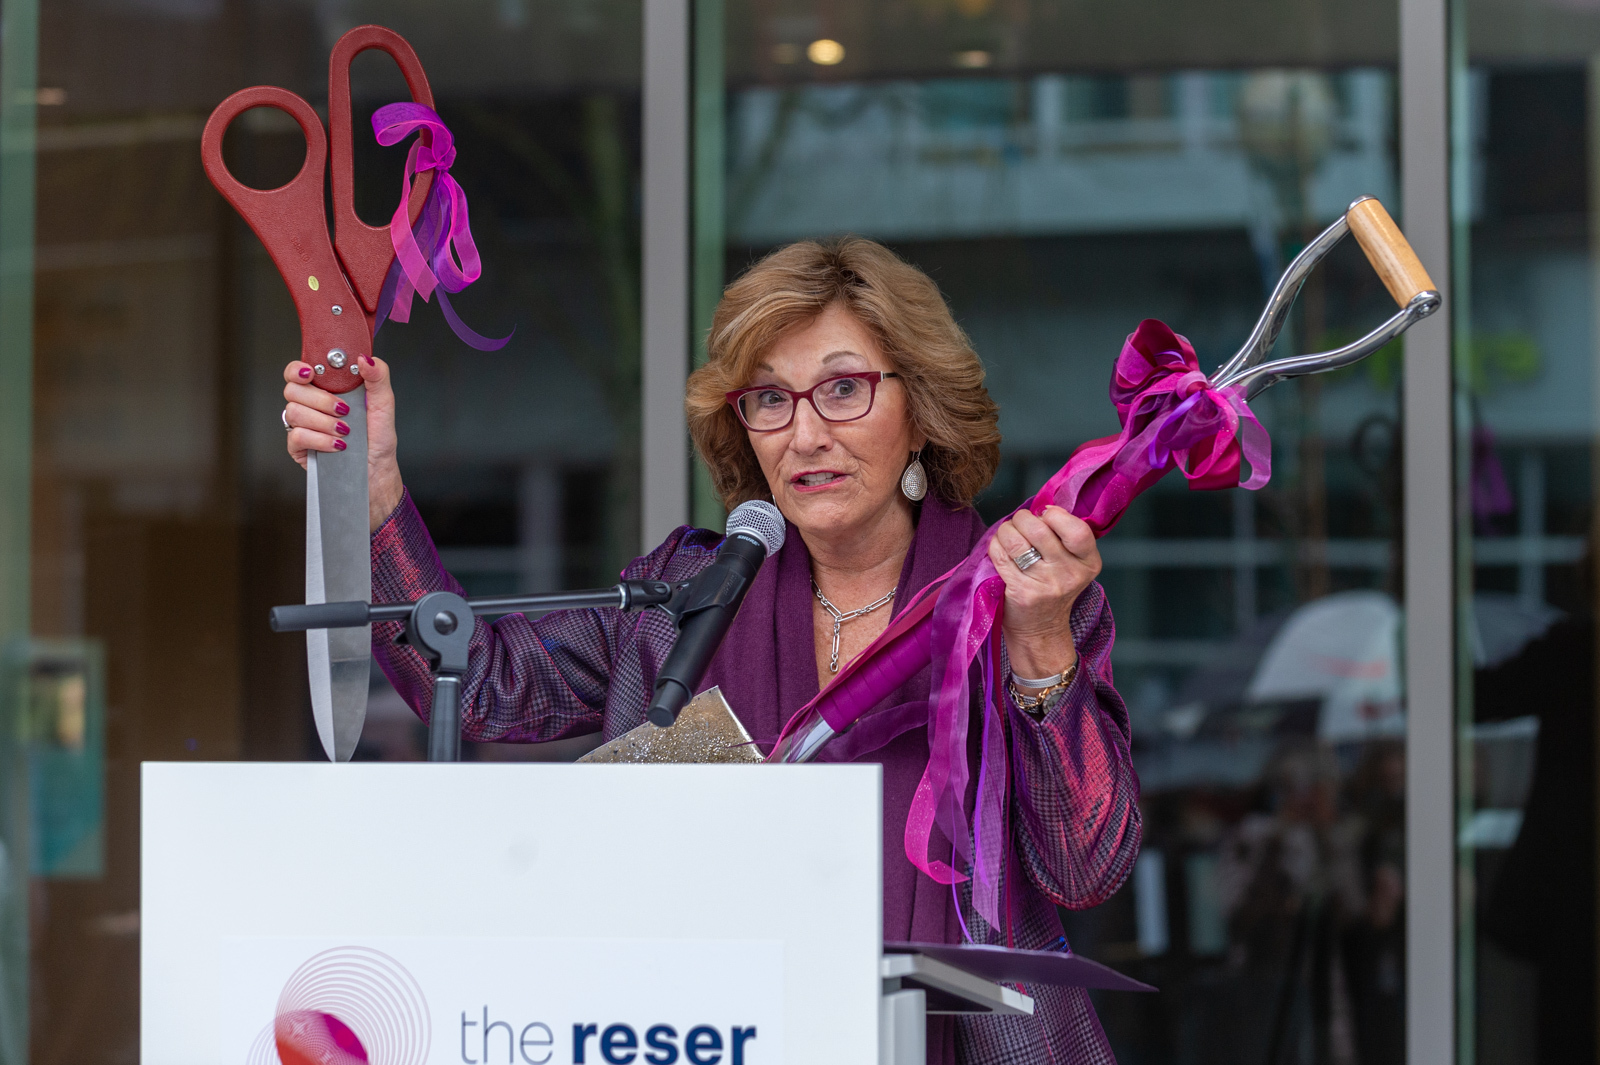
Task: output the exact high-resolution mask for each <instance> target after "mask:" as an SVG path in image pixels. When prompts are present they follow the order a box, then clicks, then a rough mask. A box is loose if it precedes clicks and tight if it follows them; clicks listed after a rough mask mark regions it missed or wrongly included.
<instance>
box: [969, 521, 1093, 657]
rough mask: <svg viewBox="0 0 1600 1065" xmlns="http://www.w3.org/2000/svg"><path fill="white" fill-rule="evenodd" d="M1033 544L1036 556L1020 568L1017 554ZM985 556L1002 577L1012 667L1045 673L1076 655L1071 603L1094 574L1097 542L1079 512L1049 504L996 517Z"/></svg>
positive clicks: (1087, 584)
mask: <svg viewBox="0 0 1600 1065" xmlns="http://www.w3.org/2000/svg"><path fill="white" fill-rule="evenodd" d="M1030 547H1031V548H1033V549H1034V550H1036V551H1038V552H1039V554H1040V555H1041V556H1042V557H1041V558H1040V559H1039V561H1037V562H1035V563H1034V564H1033V565H1031V566H1029V567H1028V568H1027V569H1026V570H1020V569H1018V568H1017V564H1016V562H1015V561H1013V560H1014V559H1015V558H1016V557H1017V556H1019V555H1021V554H1022V553H1023V552H1025V551H1027V550H1028V548H1030ZM989 560H990V561H991V562H993V563H994V568H995V569H996V570H998V571H999V572H1000V576H1001V577H1002V578H1003V579H1004V580H1005V582H1006V608H1005V630H1004V631H1005V637H1006V651H1007V653H1008V654H1009V655H1010V656H1011V669H1012V672H1013V673H1015V674H1016V675H1018V676H1022V677H1047V676H1051V675H1052V674H1055V673H1060V672H1063V671H1065V670H1066V669H1068V668H1069V667H1070V666H1071V665H1072V664H1073V663H1074V662H1076V661H1077V660H1078V653H1077V649H1076V648H1075V647H1074V646H1073V642H1072V626H1071V618H1072V608H1073V606H1074V605H1075V604H1076V603H1077V602H1078V596H1079V595H1081V594H1083V590H1084V589H1085V588H1087V587H1089V582H1090V581H1092V580H1094V579H1095V577H1097V576H1098V575H1099V574H1100V548H1099V546H1098V545H1097V544H1096V542H1095V537H1094V532H1093V530H1091V529H1090V528H1089V526H1088V524H1087V523H1086V522H1084V521H1083V519H1081V518H1075V517H1073V516H1072V515H1071V514H1069V513H1067V512H1066V511H1065V510H1063V509H1062V508H1061V507H1058V506H1053V505H1052V506H1049V507H1046V508H1045V511H1044V514H1043V515H1042V516H1039V517H1035V516H1034V515H1033V514H1032V513H1030V512H1029V511H1026V510H1024V511H1021V512H1019V513H1017V514H1016V515H1014V516H1013V517H1011V518H1010V519H1008V520H1007V521H1005V522H1002V523H1001V525H1000V527H999V528H998V529H997V530H995V535H994V539H992V540H990V541H989Z"/></svg>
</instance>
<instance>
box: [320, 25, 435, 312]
mask: <svg viewBox="0 0 1600 1065" xmlns="http://www.w3.org/2000/svg"><path fill="white" fill-rule="evenodd" d="M369 48H376V49H378V50H379V51H381V52H387V53H388V54H389V58H391V59H393V60H394V61H395V63H396V65H398V66H399V67H400V73H402V74H404V75H405V77H406V87H407V88H409V89H410V90H411V99H412V100H414V101H416V102H417V103H419V104H422V105H424V106H426V107H432V106H433V90H432V89H430V88H428V75H427V74H425V73H423V70H422V60H420V59H418V58H417V53H416V52H415V51H414V50H413V49H412V47H411V45H410V44H409V43H407V41H406V39H405V38H404V37H402V36H400V35H399V34H398V33H396V32H394V31H393V30H390V29H385V28H384V27H382V26H357V27H356V28H355V29H353V30H351V31H350V32H348V33H346V34H345V35H344V36H343V37H340V38H339V43H338V44H335V45H334V46H333V54H332V55H331V56H329V57H328V140H329V144H330V147H331V148H332V151H333V173H332V178H333V233H334V237H333V244H334V247H335V248H336V249H337V251H338V253H339V259H340V261H341V262H343V263H344V268H345V273H346V274H348V275H349V277H350V283H351V285H352V286H354V288H355V290H356V293H357V294H358V295H359V296H360V297H361V305H362V306H363V307H365V308H366V310H367V313H368V314H371V313H373V312H374V311H376V310H377V309H378V294H379V293H380V292H381V291H382V290H383V279H384V277H385V276H386V275H387V274H388V272H389V264H390V263H392V262H393V261H394V245H393V244H391V243H390V241H389V227H388V226H369V225H367V224H366V223H365V222H363V221H362V220H361V219H360V218H358V217H357V216H356V206H355V198H354V188H353V186H354V180H353V169H352V168H353V160H352V151H351V143H350V138H351V129H350V64H351V62H352V61H353V60H354V59H355V57H356V56H358V55H360V54H361V53H362V52H365V51H367V50H368V49H369ZM422 136H424V137H427V136H429V134H428V133H426V132H424V133H423V134H422ZM432 185H433V171H431V170H428V171H424V172H423V173H422V174H421V175H420V176H419V177H418V178H417V180H416V182H415V183H414V184H413V185H412V188H411V201H410V204H409V212H410V215H411V221H412V222H413V223H414V222H416V220H417V216H418V215H420V214H421V213H422V201H423V200H424V199H425V198H426V197H427V195H428V189H429V188H430V187H432Z"/></svg>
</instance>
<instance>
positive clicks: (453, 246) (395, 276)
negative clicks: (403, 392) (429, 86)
mask: <svg viewBox="0 0 1600 1065" xmlns="http://www.w3.org/2000/svg"><path fill="white" fill-rule="evenodd" d="M419 130H420V131H422V136H420V137H418V138H417V139H416V141H415V142H413V143H412V145H411V151H410V152H409V153H408V154H407V155H406V169H405V175H404V176H403V177H402V178H401V187H400V206H399V207H397V208H396V209H395V212H394V218H392V219H391V220H390V221H389V239H390V241H391V242H392V243H393V244H394V255H395V261H394V265H393V266H391V267H390V268H389V276H388V277H386V278H385V279H384V282H383V291H382V294H381V295H380V296H379V297H378V314H377V325H382V324H383V322H384V320H385V319H386V318H393V319H394V320H395V321H397V322H409V321H410V320H411V296H412V294H413V293H415V294H416V295H419V296H421V297H422V299H423V302H425V303H426V302H427V301H428V298H429V297H430V296H432V295H433V294H434V293H435V292H438V294H439V309H440V310H441V311H442V312H444V317H445V320H446V321H447V322H449V323H450V328H451V330H453V331H454V332H455V334H456V336H458V337H460V338H461V340H462V341H463V342H464V343H466V344H468V345H470V346H472V347H474V348H477V349H478V350H479V351H498V350H500V349H501V348H503V347H505V346H506V342H507V341H509V340H510V339H511V334H509V333H508V334H506V335H505V336H504V337H501V338H500V339H498V340H492V339H490V338H488V337H485V336H483V335H481V334H479V333H477V332H475V331H474V330H473V329H472V328H471V327H469V326H468V325H467V324H466V323H465V322H463V321H462V320H461V318H460V316H459V315H457V314H456V311H455V308H454V307H452V306H451V305H450V299H449V297H448V296H447V295H446V293H448V292H460V291H461V290H462V289H464V288H466V287H467V286H468V285H470V284H472V283H473V282H474V281H476V280H478V278H479V277H481V276H482V275H483V263H482V262H481V261H480V260H479V258H478V246H477V245H476V244H475V243H473V240H472V224H471V222H470V220H469V219H468V217H467V194H466V193H465V192H463V191H462V189H461V186H460V185H459V184H457V183H456V179H455V178H453V177H451V176H450V165H451V164H452V163H454V162H455V160H456V145H455V137H453V136H452V135H451V133H450V130H449V129H448V128H446V126H445V124H444V122H443V120H441V119H440V118H439V116H438V114H437V113H435V112H434V110H433V108H431V107H427V106H425V105H423V104H419V103H413V102H410V101H407V102H403V103H397V104H388V105H387V106H384V107H380V108H378V110H377V112H376V113H374V114H373V116H372V132H373V133H374V134H375V135H376V136H377V138H378V143H379V144H382V145H384V146H388V145H391V144H398V143H400V141H402V140H404V139H405V138H406V137H408V136H410V135H411V134H412V133H415V132H417V131H419ZM428 170H432V171H434V176H433V187H432V188H430V189H429V190H428V196H427V199H426V200H424V201H423V205H422V213H421V215H419V216H418V218H417V228H416V230H415V231H413V230H412V228H411V218H410V215H409V212H408V211H407V207H408V205H409V204H410V202H411V183H412V181H413V180H415V178H416V176H417V175H418V174H420V173H423V172H424V171H428ZM373 331H374V332H376V331H377V326H374V329H373ZM513 332H515V330H513Z"/></svg>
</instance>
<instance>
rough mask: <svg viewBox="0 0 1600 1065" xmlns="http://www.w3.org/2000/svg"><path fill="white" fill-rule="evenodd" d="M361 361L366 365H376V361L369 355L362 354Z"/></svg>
mask: <svg viewBox="0 0 1600 1065" xmlns="http://www.w3.org/2000/svg"><path fill="white" fill-rule="evenodd" d="M361 361H362V362H364V363H366V364H367V365H368V366H376V365H378V364H377V363H376V362H373V361H372V356H371V355H363V356H361Z"/></svg>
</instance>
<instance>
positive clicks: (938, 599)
mask: <svg viewBox="0 0 1600 1065" xmlns="http://www.w3.org/2000/svg"><path fill="white" fill-rule="evenodd" d="M1111 401H1112V402H1113V403H1114V404H1115V405H1116V408H1117V415H1118V418H1119V419H1120V420H1121V422H1122V431H1121V432H1120V433H1118V434H1117V435H1115V436H1108V437H1105V438H1103V439H1100V440H1091V441H1089V442H1088V443H1086V444H1084V445H1082V446H1081V447H1079V448H1078V449H1077V450H1076V451H1074V452H1073V453H1072V456H1071V458H1069V459H1068V460H1067V462H1066V464H1065V465H1064V466H1062V467H1061V469H1060V471H1059V472H1057V473H1056V474H1055V476H1053V477H1051V478H1050V480H1048V481H1046V482H1045V485H1044V487H1043V488H1041V489H1040V490H1039V492H1038V494H1037V495H1035V496H1034V497H1033V499H1032V500H1030V501H1029V502H1028V504H1027V507H1028V509H1029V510H1030V511H1032V512H1033V513H1034V514H1040V513H1042V512H1043V511H1044V509H1045V507H1047V506H1049V505H1051V504H1055V505H1056V506H1059V507H1062V508H1063V509H1065V510H1067V511H1068V512H1069V513H1072V514H1075V515H1077V516H1078V517H1080V518H1082V519H1083V520H1084V521H1085V522H1087V523H1088V525H1089V527H1090V528H1091V529H1093V530H1094V534H1095V535H1096V536H1101V535H1103V534H1104V533H1105V532H1106V531H1107V530H1109V529H1110V528H1111V527H1112V526H1113V525H1115V524H1116V523H1117V520H1118V519H1119V518H1121V517H1122V514H1123V512H1124V511H1125V510H1127V507H1128V504H1129V503H1131V502H1132V501H1133V498H1134V497H1135V496H1137V495H1138V494H1139V493H1140V492H1142V491H1144V490H1145V489H1146V488H1148V487H1150V486H1151V485H1152V484H1154V483H1155V482H1156V481H1158V480H1159V479H1160V478H1161V477H1162V476H1164V475H1165V474H1166V473H1167V471H1168V470H1171V469H1174V468H1176V469H1178V470H1179V471H1180V472H1181V473H1182V474H1183V475H1184V477H1186V478H1187V479H1188V480H1189V486H1190V487H1191V488H1196V489H1217V488H1228V487H1232V486H1234V485H1239V486H1240V487H1243V488H1250V489H1256V488H1260V487H1261V486H1262V485H1264V484H1266V483H1267V481H1268V479H1269V478H1270V477H1271V456H1272V448H1271V441H1270V440H1269V439H1268V438H1267V433H1266V430H1265V429H1263V428H1262V426H1261V423H1260V422H1259V421H1257V419H1256V416H1255V415H1254V414H1253V413H1252V412H1251V410H1250V408H1249V406H1248V405H1247V404H1246V402H1245V397H1244V393H1243V390H1242V389H1238V388H1227V389H1216V388H1213V387H1212V386H1211V383H1210V381H1209V380H1207V378H1206V376H1205V374H1203V373H1201V372H1200V366H1199V360H1198V359H1197V358H1196V357H1195V353H1194V348H1193V347H1191V346H1190V344H1189V342H1188V341H1187V340H1185V339H1184V338H1183V337H1180V336H1178V335H1177V334H1176V333H1174V332H1173V331H1172V330H1171V329H1169V328H1167V326H1166V325H1164V324H1162V323H1161V322H1158V321H1156V320H1154V319H1146V320H1145V321H1143V322H1141V323H1140V324H1139V328H1138V329H1136V330H1134V332H1133V333H1132V334H1130V335H1129V337H1128V339H1127V341H1126V342H1125V343H1124V344H1123V347H1122V353H1121V355H1120V356H1119V357H1118V358H1117V365H1116V369H1115V371H1114V373H1113V374H1112V379H1111ZM1241 458H1242V459H1243V460H1244V461H1247V462H1249V464H1250V467H1251V473H1250V477H1249V479H1248V480H1245V481H1244V482H1242V484H1241V482H1240V479H1239V475H1240V466H1241ZM993 536H994V529H993V528H991V529H990V530H989V531H988V532H986V533H984V535H983V537H982V538H981V539H980V540H979V542H978V544H977V546H976V547H974V548H973V549H972V551H971V552H970V553H969V554H968V556H967V557H966V558H965V559H964V560H963V561H962V562H961V563H960V564H959V565H957V566H956V567H955V569H953V570H951V571H950V572H949V573H947V574H945V576H944V577H942V578H940V579H939V580H938V581H935V582H934V583H933V584H930V585H929V586H928V588H927V589H924V591H923V593H922V594H921V595H919V596H918V597H917V598H916V599H914V600H913V601H912V603H911V604H909V605H908V606H907V607H906V609H905V610H904V611H903V612H902V613H901V615H900V616H899V617H897V618H896V619H895V620H894V622H893V623H891V624H890V626H889V628H888V629H887V630H886V631H885V632H884V633H883V634H882V635H881V636H879V637H878V639H877V640H875V641H874V642H873V643H872V645H870V646H869V647H868V648H867V649H866V650H865V651H864V652H863V653H862V654H861V655H860V656H858V657H857V658H856V659H855V660H854V661H853V662H851V663H850V664H849V665H848V666H846V667H845V670H844V671H843V672H842V673H841V674H840V676H839V677H838V679H836V680H835V681H834V682H833V683H832V684H830V685H829V686H828V688H827V689H825V690H824V691H822V692H820V693H819V694H818V695H817V697H816V698H815V699H813V700H812V701H811V702H810V703H808V704H806V705H805V706H804V707H802V708H801V709H800V710H799V711H798V712H797V713H796V714H795V715H794V717H792V718H791V719H790V720H789V722H788V724H786V725H785V726H784V730H783V733H782V735H780V737H779V741H778V742H779V746H780V748H781V746H782V744H783V742H784V739H786V738H787V737H789V736H791V735H793V734H796V733H799V732H801V731H802V730H804V729H806V728H808V727H809V726H810V724H811V723H812V722H813V721H815V720H816V719H817V718H818V717H820V718H822V719H823V720H825V721H827V722H828V724H829V725H831V726H832V727H833V728H834V729H835V730H837V731H843V729H845V728H847V727H849V725H850V724H852V723H853V722H854V721H856V720H857V719H858V718H860V717H861V715H862V714H865V713H866V712H867V711H869V710H870V709H872V708H873V707H874V706H876V705H877V704H878V703H879V702H880V701H882V699H883V698H884V697H885V696H887V695H888V694H889V693H890V692H892V691H894V690H895V689H896V688H898V687H899V686H900V685H901V684H903V683H905V681H906V680H908V679H910V677H911V676H912V675H914V674H915V673H916V672H917V671H918V670H920V669H921V668H922V667H923V666H924V665H927V664H928V663H929V662H930V661H931V663H932V667H933V676H932V688H931V691H932V694H931V695H930V697H929V700H928V751H929V753H928V766H927V768H926V769H925V770H924V771H923V775H922V780H921V781H920V782H919V783H918V786H917V790H916V792H915V794H914V795H913V797H912V801H911V810H910V813H909V814H908V816H907V818H906V828H905V849H906V856H907V857H908V858H909V859H910V860H911V862H912V863H913V864H914V865H916V867H917V868H918V869H920V870H922V871H923V872H924V873H927V874H928V875H929V876H930V877H932V878H933V879H934V880H936V881H938V882H939V883H941V884H955V883H958V882H960V881H964V880H966V879H968V874H966V873H962V872H960V871H958V870H957V869H955V868H953V867H952V866H951V865H950V864H949V863H947V862H945V861H943V860H941V859H939V858H932V857H930V856H929V848H930V846H931V845H932V843H933V829H934V827H935V826H937V827H938V828H939V830H940V832H941V833H942V834H943V835H944V837H945V838H946V839H947V840H949V842H950V844H951V846H952V847H953V848H954V851H955V853H956V854H957V855H959V856H960V858H961V860H962V864H964V865H965V866H966V867H967V869H969V870H971V874H970V875H971V877H972V878H973V879H974V881H975V882H974V885H973V905H974V907H975V908H976V909H977V911H978V912H979V913H980V914H981V915H983V917H984V919H985V920H987V921H988V922H989V923H990V925H992V926H994V927H996V928H998V927H1000V920H999V910H1000V906H999V885H1000V868H1001V863H1002V861H1003V848H1004V843H1005V803H1006V794H1007V778H1008V775H1009V769H1008V767H1007V757H1006V744H1005V737H1004V735H1003V730H1002V724H1001V718H1000V700H1001V699H1003V698H1004V695H1003V693H1002V692H1001V690H1000V688H999V686H998V685H997V684H996V680H995V675H996V673H997V670H998V664H999V661H1000V622H1001V621H1002V620H1003V612H1004V605H1005V581H1004V579H1003V578H1001V576H1000V575H999V573H998V572H996V570H995V568H994V564H993V563H992V562H990V561H989V541H990V540H991V539H992V538H993ZM980 653H981V654H982V665H981V673H982V678H983V690H984V703H985V708H986V712H985V713H984V715H983V735H982V736H981V737H980V740H979V750H980V752H981V757H980V761H979V770H978V787H977V792H976V803H975V806H974V811H973V822H972V825H971V828H970V830H969V825H968V820H967V813H966V809H965V805H964V801H963V796H964V795H965V794H966V787H967V779H968V765H967V722H968V716H969V715H968V707H969V705H970V703H969V690H968V685H969V679H968V678H969V676H970V673H971V668H972V665H973V663H974V662H975V661H977V660H978V656H979V655H980ZM974 843H975V846H974Z"/></svg>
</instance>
